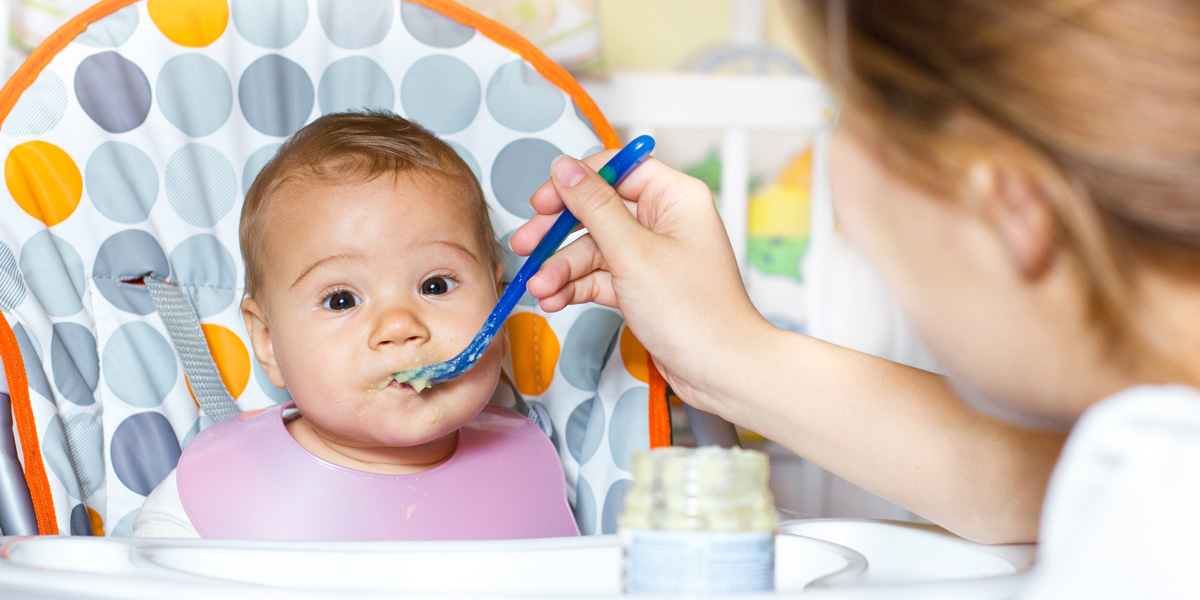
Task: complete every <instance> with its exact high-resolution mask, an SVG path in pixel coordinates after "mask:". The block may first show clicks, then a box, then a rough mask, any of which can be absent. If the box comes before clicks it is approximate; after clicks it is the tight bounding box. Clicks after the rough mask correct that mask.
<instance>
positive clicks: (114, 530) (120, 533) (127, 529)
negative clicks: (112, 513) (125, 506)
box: [105, 507, 142, 537]
mask: <svg viewBox="0 0 1200 600" xmlns="http://www.w3.org/2000/svg"><path fill="white" fill-rule="evenodd" d="M141 511H142V509H141V507H138V508H135V509H133V510H131V511H129V513H128V514H126V515H125V516H123V517H121V519H120V520H119V521H117V524H116V525H115V526H112V527H110V528H109V530H108V531H106V532H105V533H107V534H108V535H109V537H131V536H132V535H133V522H134V521H136V520H137V516H138V513H139V512H141Z"/></svg>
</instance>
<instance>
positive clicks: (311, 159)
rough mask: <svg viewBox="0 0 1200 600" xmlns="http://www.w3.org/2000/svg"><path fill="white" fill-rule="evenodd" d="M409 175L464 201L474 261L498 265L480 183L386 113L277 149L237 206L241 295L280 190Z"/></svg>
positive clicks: (325, 124)
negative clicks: (475, 247) (431, 180)
mask: <svg viewBox="0 0 1200 600" xmlns="http://www.w3.org/2000/svg"><path fill="white" fill-rule="evenodd" d="M408 171H415V172H420V173H424V174H426V175H429V176H432V177H435V178H437V179H438V180H440V182H441V183H443V184H445V185H446V186H448V187H449V189H451V190H453V191H454V192H455V193H457V194H459V195H460V197H462V198H463V199H464V200H465V201H466V207H467V208H466V212H467V214H466V215H464V216H466V217H468V218H469V219H470V221H471V223H472V224H474V226H475V233H476V236H477V241H478V243H479V247H480V249H481V250H482V252H483V256H482V257H480V258H481V259H482V260H483V261H484V264H486V265H488V266H489V267H492V266H495V265H497V264H499V260H500V258H499V257H500V254H499V246H498V244H497V242H496V234H495V231H494V230H493V229H492V223H491V219H490V217H489V215H488V205H487V201H486V200H485V199H484V197H483V190H482V189H481V188H480V186H479V181H478V180H477V179H476V178H475V174H474V173H472V172H471V168H470V167H468V166H467V163H466V162H464V161H463V159H462V158H461V157H460V156H459V155H458V153H457V152H455V151H454V149H453V148H451V147H450V146H449V145H448V144H446V142H443V141H442V140H441V139H439V138H438V137H437V136H436V135H434V134H433V133H431V132H430V131H429V130H427V129H425V128H424V127H421V126H420V125H417V124H416V123H413V122H411V121H409V120H407V119H404V118H403V117H400V116H399V115H396V114H394V113H391V112H386V111H370V112H345V113H333V114H328V115H325V116H323V117H321V118H319V119H317V120H315V121H313V122H312V123H309V124H308V125H306V126H304V128H302V129H300V130H299V131H297V132H296V133H295V134H293V135H292V137H290V138H288V140H287V141H285V142H284V143H283V145H282V146H280V147H279V151H278V152H276V154H275V157H274V158H272V159H271V161H270V162H268V163H267V165H266V166H264V167H263V169H262V171H260V172H259V174H258V177H257V178H255V180H254V184H253V185H251V186H250V191H249V192H247V193H246V201H245V203H244V204H243V205H242V219H241V227H240V229H239V231H238V234H239V236H238V237H239V241H240V243H241V248H242V259H243V260H244V261H245V264H246V294H247V295H249V296H251V297H253V296H254V295H255V293H256V292H258V291H259V287H260V286H261V285H262V272H263V271H262V269H263V267H264V265H263V251H264V248H263V237H264V236H263V232H264V229H263V216H264V215H265V214H266V213H267V212H268V211H267V210H265V209H266V208H267V206H268V205H269V204H270V200H271V198H272V197H274V196H275V195H277V194H278V192H279V191H280V189H281V188H283V187H285V186H288V185H294V184H300V185H303V184H304V183H305V182H317V183H333V182H336V183H346V182H354V181H370V180H372V179H374V178H376V177H381V176H395V175H397V174H400V173H404V172H408Z"/></svg>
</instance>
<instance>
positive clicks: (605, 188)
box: [550, 155, 648, 262]
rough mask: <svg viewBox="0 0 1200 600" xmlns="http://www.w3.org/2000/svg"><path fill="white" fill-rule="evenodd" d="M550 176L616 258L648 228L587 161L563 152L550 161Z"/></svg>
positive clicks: (608, 253)
mask: <svg viewBox="0 0 1200 600" xmlns="http://www.w3.org/2000/svg"><path fill="white" fill-rule="evenodd" d="M550 180H551V181H552V182H553V184H554V189H555V190H556V191H558V196H559V197H560V198H562V200H563V203H564V204H565V205H566V206H567V209H568V210H570V211H571V213H572V214H574V215H575V218H577V219H579V222H581V223H583V226H584V227H586V228H587V230H588V232H589V233H591V235H592V239H594V240H595V241H596V245H597V246H599V247H600V251H601V252H602V253H604V255H605V257H606V258H607V259H608V260H609V262H612V261H613V260H614V259H618V260H619V257H620V256H621V255H622V254H623V252H625V251H626V250H628V249H630V248H637V247H639V245H640V244H639V243H638V240H637V238H639V237H641V236H643V235H647V234H648V232H647V231H646V229H645V228H644V227H642V225H641V223H638V221H637V219H636V218H635V217H634V216H633V215H632V214H630V212H629V209H628V208H627V207H626V206H625V201H624V200H623V199H622V198H621V196H620V195H618V194H617V192H616V190H614V189H613V188H612V186H610V185H608V182H606V181H604V178H603V177H601V176H600V175H599V174H598V173H596V172H595V171H593V170H592V169H591V168H590V167H588V166H587V165H585V164H583V162H581V161H579V160H577V159H575V158H572V157H570V156H566V155H563V156H559V157H558V158H556V159H554V162H553V163H551V164H550Z"/></svg>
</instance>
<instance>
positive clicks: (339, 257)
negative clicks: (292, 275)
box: [288, 252, 362, 290]
mask: <svg viewBox="0 0 1200 600" xmlns="http://www.w3.org/2000/svg"><path fill="white" fill-rule="evenodd" d="M336 260H362V255H360V254H347V253H344V252H343V253H340V254H331V255H329V256H326V257H324V258H322V259H320V260H317V261H316V262H314V263H313V264H311V265H308V267H306V268H305V269H304V270H303V271H301V272H300V276H299V277H297V278H296V281H293V282H292V285H291V286H289V287H288V289H289V290H290V289H292V288H294V287H296V284H298V283H300V281H301V280H303V279H304V278H305V277H308V274H309V273H312V272H313V270H314V269H316V268H317V267H319V266H321V265H323V264H325V263H327V262H332V261H336Z"/></svg>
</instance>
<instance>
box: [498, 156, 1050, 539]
mask: <svg viewBox="0 0 1200 600" xmlns="http://www.w3.org/2000/svg"><path fill="white" fill-rule="evenodd" d="M611 154H612V152H611V151H610V152H606V153H601V154H597V155H595V156H592V157H589V158H588V159H586V161H585V163H586V164H587V165H589V166H590V168H589V166H584V165H583V164H580V162H579V161H576V160H575V159H572V158H569V157H563V158H560V159H559V160H557V161H556V162H555V163H554V165H553V166H552V173H553V179H552V180H551V182H548V183H547V184H546V185H543V186H542V187H541V188H540V189H539V190H538V191H537V192H536V193H535V194H534V196H533V198H532V199H531V204H532V205H533V207H534V208H535V209H537V210H538V212H539V213H542V214H541V215H539V216H538V217H535V218H534V219H533V220H531V221H530V222H529V223H527V224H526V225H525V226H523V227H522V228H521V229H519V230H518V231H517V232H516V233H515V234H514V235H513V236H512V238H511V240H512V246H513V249H514V250H515V251H516V252H517V253H519V254H528V253H529V251H531V250H532V249H533V247H534V246H536V244H537V242H538V240H540V239H541V237H542V234H544V232H545V230H546V229H547V228H548V227H549V225H550V223H551V222H552V221H553V219H554V217H555V215H556V213H557V212H559V211H561V210H562V208H563V206H564V199H565V204H566V205H568V206H569V207H570V209H571V212H573V213H574V214H575V216H576V217H578V218H579V220H580V221H581V222H582V223H583V224H584V225H585V226H586V227H587V229H588V233H587V234H585V235H583V236H582V237H580V238H579V239H577V240H576V241H574V242H572V243H571V244H568V245H567V246H566V247H564V248H562V249H561V250H559V251H558V252H557V253H556V254H555V255H554V256H552V257H550V259H548V260H547V261H546V263H545V264H544V265H543V266H542V269H541V271H539V273H538V274H537V275H535V276H534V277H532V278H530V280H529V282H528V290H529V293H530V294H532V295H533V296H535V297H537V298H538V299H539V301H540V302H541V305H542V308H543V309H545V310H550V311H554V310H559V309H561V308H562V307H564V306H566V305H568V304H578V303H583V302H597V303H600V304H604V305H606V306H614V307H617V308H619V309H620V310H621V312H622V315H623V316H624V317H625V320H626V323H627V324H628V325H629V328H630V329H631V330H632V331H633V333H634V335H636V336H637V337H638V340H640V341H641V342H642V344H643V345H644V346H645V347H646V349H647V350H648V351H649V352H650V354H651V355H652V356H654V360H655V363H656V365H657V366H658V367H659V370H660V371H662V373H663V375H664V376H665V377H666V379H667V381H668V383H670V384H671V387H672V389H673V390H675V392H676V393H677V394H679V396H680V397H681V398H682V399H683V400H684V401H686V402H688V403H689V404H691V405H693V406H696V407H697V408H700V409H702V410H706V411H708V412H712V413H715V414H718V415H720V416H722V417H724V418H725V419H726V420H728V421H731V422H733V423H737V424H739V425H742V426H744V427H747V428H749V429H752V430H754V431H756V432H758V433H760V434H762V435H764V436H766V437H768V438H770V439H772V440H775V441H777V442H779V443H781V444H783V445H784V446H786V447H788V448H789V449H791V450H793V451H795V452H796V453H797V454H799V455H801V456H803V457H805V458H806V459H808V460H811V461H813V462H815V463H817V464H819V465H821V466H823V467H825V468H827V469H829V470H830V471H833V472H834V473H837V474H838V475H840V476H841V477H843V478H845V479H847V480H849V481H851V482H853V483H856V484H858V485H860V486H861V487H864V488H866V489H868V490H871V491H873V492H875V493H877V494H879V495H880V496H883V497H884V498H887V499H889V500H891V501H893V502H896V503H897V504H900V505H901V506H904V507H906V508H908V509H909V510H912V511H913V512H916V513H917V514H920V515H922V516H923V517H925V518H927V519H929V520H931V521H934V522H935V523H938V524H940V525H942V526H943V527H946V528H947V529H950V530H952V531H954V532H956V533H958V534H960V535H963V536H964V537H968V538H971V539H975V540H979V541H985V542H994V543H995V542H1028V541H1032V540H1034V539H1036V536H1037V527H1038V520H1039V516H1040V514H1041V502H1042V497H1043V495H1044V493H1045V489H1046V483H1047V481H1048V480H1049V476H1050V471H1051V469H1052V468H1053V465H1054V462H1055V460H1056V459H1057V457H1058V453H1059V450H1060V449H1061V446H1062V442H1063V436H1062V435H1059V434H1041V433H1032V432H1028V431H1023V430H1021V429H1018V428H1015V427H1013V426H1010V425H1007V424H1004V423H1001V422H999V421H996V420H993V419H990V418H988V417H985V416H983V415H981V414H979V413H977V412H975V411H973V410H972V409H971V408H969V407H968V406H966V405H965V404H963V403H962V402H960V401H959V400H958V398H957V397H956V396H955V394H954V393H953V391H952V390H951V389H950V387H949V386H948V385H947V384H946V381H945V379H943V378H942V377H940V376H937V375H934V374H932V373H929V372H926V371H921V370H918V369H912V368H909V367H905V366H903V365H900V364H897V363H894V362H891V361H887V360H884V359H880V358H876V357H872V356H870V355H867V354H862V353H859V352H855V351H852V350H847V349H845V348H841V347H838V346H835V345H832V344H828V343H824V342H821V341H819V340H816V339H813V338H810V337H806V336H802V335H798V334H792V333H788V332H785V331H782V330H779V329H777V328H775V327H773V326H771V325H770V324H769V323H768V322H767V321H766V320H765V319H763V318H762V316H761V315H760V314H759V313H758V311H757V310H756V309H755V308H754V306H753V304H751V302H750V299H749V297H748V296H747V295H746V290H745V287H744V286H743V285H742V279H741V274H740V272H739V270H738V267H737V262H736V260H735V259H734V256H733V250H732V248H731V247H730V244H729V238H728V236H727V235H726V233H725V228H724V225H723V224H722V222H721V218H720V215H719V214H718V213H717V210H716V207H715V205H714V203H713V199H712V195H711V193H710V192H709V191H708V188H707V186H705V185H704V184H703V183H701V182H699V181H697V180H695V179H693V178H691V177H688V176H686V175H684V174H683V173H680V172H678V171H675V170H674V169H671V168H669V167H667V166H666V165H664V164H662V163H661V162H658V161H656V160H653V159H651V160H648V161H647V162H646V163H644V164H643V165H642V166H640V167H638V168H637V169H636V170H634V171H633V172H632V173H631V174H630V175H629V177H628V178H627V179H625V181H624V182H623V183H622V184H621V185H620V186H618V190H617V191H619V192H620V195H619V196H618V195H617V192H616V191H614V190H613V189H612V188H611V187H609V186H608V185H607V184H606V183H605V182H604V180H603V179H601V178H600V177H599V176H598V175H596V173H595V171H593V170H592V169H593V168H598V167H599V166H600V165H603V164H604V161H605V160H607V158H608V157H609V156H610V155H611ZM627 199H628V200H627Z"/></svg>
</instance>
